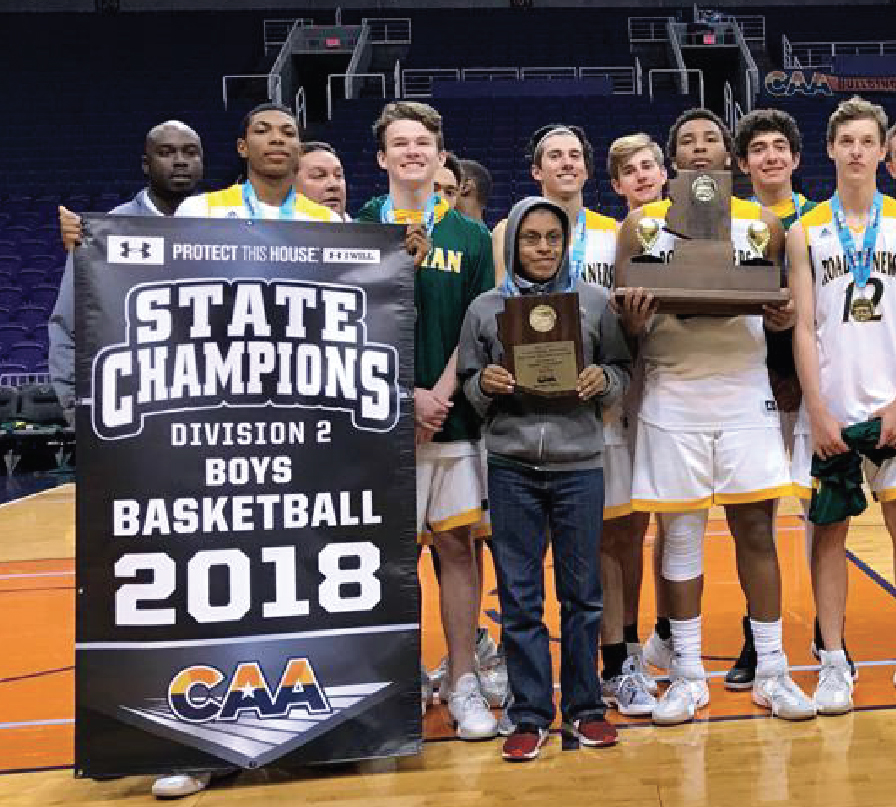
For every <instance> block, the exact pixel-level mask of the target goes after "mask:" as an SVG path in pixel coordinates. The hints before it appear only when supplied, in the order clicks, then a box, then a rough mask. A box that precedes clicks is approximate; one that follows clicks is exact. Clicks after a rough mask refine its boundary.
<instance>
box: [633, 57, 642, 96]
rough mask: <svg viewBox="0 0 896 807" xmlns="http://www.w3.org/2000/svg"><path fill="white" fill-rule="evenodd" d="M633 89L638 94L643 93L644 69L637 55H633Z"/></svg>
mask: <svg viewBox="0 0 896 807" xmlns="http://www.w3.org/2000/svg"><path fill="white" fill-rule="evenodd" d="M635 90H636V92H637V93H638V95H644V70H643V69H642V67H641V60H640V59H639V58H638V57H637V56H635Z"/></svg>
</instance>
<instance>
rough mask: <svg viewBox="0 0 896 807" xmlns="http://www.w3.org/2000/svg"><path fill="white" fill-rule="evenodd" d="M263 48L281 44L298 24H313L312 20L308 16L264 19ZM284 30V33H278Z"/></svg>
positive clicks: (303, 25) (302, 25) (301, 26)
mask: <svg viewBox="0 0 896 807" xmlns="http://www.w3.org/2000/svg"><path fill="white" fill-rule="evenodd" d="M263 25H264V49H265V52H267V49H268V48H275V47H280V46H282V45H283V44H284V43H285V42H286V41H287V40H288V39H289V35H290V34H291V33H292V29H293V28H295V27H296V26H298V27H299V28H304V27H305V26H306V25H314V20H312V19H311V18H309V17H299V18H298V19H297V18H295V17H292V18H290V19H286V20H265V21H264V23H263ZM280 32H285V33H280Z"/></svg>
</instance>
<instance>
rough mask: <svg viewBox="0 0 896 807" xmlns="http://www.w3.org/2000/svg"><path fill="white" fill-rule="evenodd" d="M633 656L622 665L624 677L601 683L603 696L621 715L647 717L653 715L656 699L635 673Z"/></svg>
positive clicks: (619, 676) (620, 676) (618, 676)
mask: <svg viewBox="0 0 896 807" xmlns="http://www.w3.org/2000/svg"><path fill="white" fill-rule="evenodd" d="M632 658H633V657H632V656H629V657H628V658H627V659H626V660H625V664H623V665H622V675H617V676H616V677H615V678H611V679H610V680H609V681H602V682H601V695H603V699H604V700H605V701H606V702H607V703H608V704H609V705H610V706H615V707H616V709H617V711H618V712H619V714H621V715H625V716H626V717H647V716H648V715H651V714H653V710H654V708H655V707H656V698H654V697H653V695H651V694H650V692H648V691H647V687H646V686H644V681H643V680H642V679H641V678H640V676H638V675H637V674H636V673H635V672H634V669H635V667H634V663H633V661H632Z"/></svg>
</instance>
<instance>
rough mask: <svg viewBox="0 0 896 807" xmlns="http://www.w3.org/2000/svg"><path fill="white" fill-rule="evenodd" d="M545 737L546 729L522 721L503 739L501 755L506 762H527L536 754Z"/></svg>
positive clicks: (546, 737) (546, 736)
mask: <svg viewBox="0 0 896 807" xmlns="http://www.w3.org/2000/svg"><path fill="white" fill-rule="evenodd" d="M547 739H548V731H547V729H540V728H538V726H532V725H528V724H525V723H524V724H522V725H519V726H517V727H516V730H515V731H514V732H513V734H511V735H510V736H509V737H508V738H507V739H506V740H505V741H504V747H503V748H502V749H501V756H502V757H504V759H506V760H507V761H508V762H528V761H529V760H530V759H535V757H537V756H538V752H539V751H541V746H543V745H544V744H545V742H547Z"/></svg>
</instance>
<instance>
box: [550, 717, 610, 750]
mask: <svg viewBox="0 0 896 807" xmlns="http://www.w3.org/2000/svg"><path fill="white" fill-rule="evenodd" d="M563 730H564V731H565V732H567V733H568V734H572V735H573V736H574V737H575V738H576V739H577V740H578V741H579V742H580V743H581V744H582V745H584V746H587V747H589V748H599V747H603V746H607V745H616V742H617V740H618V739H619V735H618V734H617V733H616V728H615V727H614V726H613V724H612V723H608V722H607V721H606V720H604V719H603V718H602V717H585V718H582V719H581V720H573V721H572V723H564V724H563Z"/></svg>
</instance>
